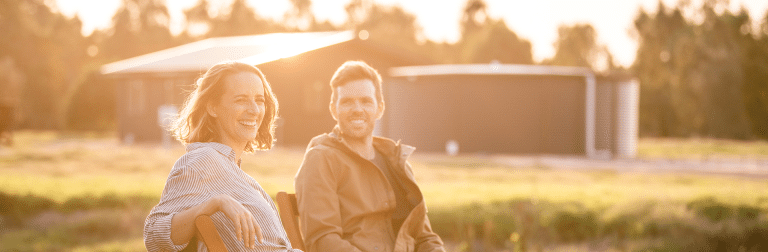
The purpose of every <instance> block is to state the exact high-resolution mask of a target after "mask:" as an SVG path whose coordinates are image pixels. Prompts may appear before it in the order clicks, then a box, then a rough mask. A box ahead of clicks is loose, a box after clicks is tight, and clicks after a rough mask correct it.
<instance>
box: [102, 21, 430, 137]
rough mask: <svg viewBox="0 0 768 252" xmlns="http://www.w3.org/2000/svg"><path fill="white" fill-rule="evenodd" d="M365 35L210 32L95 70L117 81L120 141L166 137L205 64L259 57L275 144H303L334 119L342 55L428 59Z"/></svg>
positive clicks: (380, 63)
mask: <svg viewBox="0 0 768 252" xmlns="http://www.w3.org/2000/svg"><path fill="white" fill-rule="evenodd" d="M365 38H367V36H365V35H364V34H363V35H362V36H358V33H355V32H353V31H333V32H300V33H272V34H263V35H253V36H236V37H221V38H209V39H205V40H201V41H197V42H192V43H189V44H185V45H181V46H178V47H174V48H169V49H166V50H162V51H158V52H154V53H150V54H146V55H142V56H138V57H134V58H130V59H126V60H122V61H118V62H114V63H110V64H107V65H104V66H102V68H101V69H100V70H101V73H102V74H103V75H105V76H107V77H108V78H109V79H110V80H111V81H113V82H114V83H115V84H116V90H117V94H116V97H117V99H116V100H117V101H116V102H117V106H116V110H117V128H118V129H117V131H118V135H119V138H120V139H121V140H122V141H123V142H124V143H134V142H161V141H165V142H168V141H170V137H169V135H168V132H167V131H165V130H164V129H163V126H161V125H163V124H164V123H166V122H167V119H168V118H169V114H173V113H174V112H175V111H177V110H178V109H179V108H180V107H181V105H182V104H183V103H184V100H185V98H186V96H187V95H188V94H189V92H191V91H192V90H193V88H194V86H193V83H194V81H195V80H196V79H197V78H199V77H200V76H201V75H202V74H203V73H205V71H206V70H207V69H208V68H209V67H211V66H213V65H214V64H216V63H218V62H221V61H226V60H230V61H240V62H244V63H247V64H251V65H256V66H257V67H259V69H261V70H262V72H264V74H265V75H266V77H267V80H268V81H269V82H270V84H271V85H272V90H273V92H274V93H275V95H276V96H277V98H278V101H279V104H280V111H279V119H278V127H277V132H276V133H277V137H276V138H277V142H276V144H277V145H284V146H301V147H304V146H306V144H307V143H308V142H309V140H310V139H311V138H312V137H313V136H316V135H318V134H321V133H324V132H329V131H330V130H331V129H332V127H333V125H334V124H335V122H334V120H333V118H332V117H331V116H330V113H329V111H328V104H329V102H330V93H331V90H330V87H329V84H328V83H329V82H330V79H331V76H333V73H334V72H335V70H336V68H338V67H339V66H340V65H341V64H342V63H344V62H345V61H347V60H363V61H365V62H367V63H368V64H370V65H371V66H373V67H374V68H376V69H380V71H383V70H384V69H389V68H391V67H395V66H408V65H421V64H429V63H430V62H428V61H425V60H424V57H416V56H414V55H411V54H408V53H404V52H402V51H400V50H398V49H397V48H393V47H391V46H388V45H386V44H377V43H375V42H372V41H369V40H366V39H365Z"/></svg>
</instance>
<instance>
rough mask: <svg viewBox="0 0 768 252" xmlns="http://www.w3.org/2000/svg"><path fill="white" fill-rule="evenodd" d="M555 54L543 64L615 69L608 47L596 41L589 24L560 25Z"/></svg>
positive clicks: (593, 30) (593, 31)
mask: <svg viewBox="0 0 768 252" xmlns="http://www.w3.org/2000/svg"><path fill="white" fill-rule="evenodd" d="M557 34H558V38H557V41H556V42H555V45H554V46H555V55H554V56H553V57H552V58H551V59H547V60H544V61H543V62H542V64H545V65H559V66H579V67H589V68H591V69H594V70H610V69H615V68H616V66H615V65H614V63H613V57H612V56H611V53H610V52H608V49H607V48H606V47H605V46H604V45H601V44H599V43H598V42H597V32H596V31H595V29H594V28H593V27H592V25H590V24H576V25H572V26H566V25H562V26H560V27H559V28H558V29H557Z"/></svg>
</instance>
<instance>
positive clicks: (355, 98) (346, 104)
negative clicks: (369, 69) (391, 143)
mask: <svg viewBox="0 0 768 252" xmlns="http://www.w3.org/2000/svg"><path fill="white" fill-rule="evenodd" d="M330 109H331V114H332V115H333V118H334V119H336V123H337V124H338V125H339V127H340V128H341V134H342V136H343V137H344V138H345V139H346V140H348V141H349V140H351V141H356V140H357V141H361V140H364V139H365V138H369V137H371V136H372V135H373V127H374V125H376V120H378V119H379V118H381V116H382V114H383V113H384V102H383V101H377V100H376V89H375V88H374V86H373V82H372V81H371V80H368V79H361V80H353V81H350V82H347V84H346V85H343V86H339V87H336V100H335V101H333V103H331V108H330Z"/></svg>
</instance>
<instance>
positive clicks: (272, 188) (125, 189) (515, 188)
mask: <svg viewBox="0 0 768 252" xmlns="http://www.w3.org/2000/svg"><path fill="white" fill-rule="evenodd" d="M15 137H16V139H15V140H16V145H15V146H13V147H12V148H6V147H2V148H0V193H3V194H6V195H12V196H14V197H17V199H18V200H21V201H24V200H32V201H34V199H35V198H40V199H46V200H50V201H51V202H52V203H50V204H48V206H47V208H44V209H42V210H41V211H39V212H35V211H31V210H30V211H31V212H30V214H28V215H23V214H19V215H15V216H16V217H13V218H17V219H18V220H17V222H18V223H17V224H18V225H16V226H14V227H13V228H11V229H7V228H6V229H3V228H0V250H14V249H15V250H19V251H57V250H67V251H69V250H74V251H142V250H143V242H142V241H141V229H142V225H143V218H144V217H146V214H147V213H148V212H149V208H150V207H151V206H152V204H153V203H152V202H156V201H157V199H159V196H160V193H161V191H162V188H163V186H164V184H165V180H166V177H167V175H168V172H169V170H170V168H171V167H172V166H173V163H174V162H175V161H176V159H177V158H178V157H180V156H181V155H182V154H183V153H184V149H183V147H182V146H180V145H175V146H172V147H171V148H169V149H164V148H161V147H157V146H123V145H120V144H118V143H117V141H116V140H115V139H114V138H112V137H111V136H110V135H109V134H72V133H70V134H56V133H52V132H19V133H17V134H16V135H15ZM638 156H639V157H640V158H673V159H706V158H740V159H760V160H762V159H768V143H766V142H760V141H757V142H737V141H724V140H665V139H641V140H640V143H639V146H638ZM302 157H303V149H285V148H282V149H281V148H278V149H275V150H271V151H267V152H258V153H255V154H252V155H246V156H244V157H243V164H242V167H243V170H244V171H246V172H247V173H248V174H250V175H251V176H253V177H254V178H255V179H256V180H257V181H259V183H260V184H261V185H262V187H264V189H265V190H266V191H267V192H269V193H270V194H272V195H274V194H275V193H276V192H277V191H288V192H293V177H294V175H295V173H296V170H297V169H298V167H299V165H300V164H301V161H302ZM411 163H412V165H413V169H414V173H415V175H416V179H417V181H418V182H419V184H420V186H421V189H422V192H423V193H424V195H425V198H426V200H427V203H428V206H429V208H430V214H431V215H432V216H433V218H434V219H439V221H433V222H435V223H434V226H435V230H437V231H439V232H441V235H443V236H444V237H445V238H446V240H447V242H448V243H449V244H451V246H449V248H450V249H451V250H452V251H462V250H465V249H470V248H472V247H473V246H475V245H473V244H474V243H472V242H468V241H472V240H475V239H476V240H480V241H485V242H484V243H483V244H493V248H497V249H503V248H507V249H510V248H511V249H514V248H518V249H519V248H521V247H520V246H521V245H520V244H523V243H524V242H523V241H525V242H527V243H525V244H527V245H525V244H524V245H525V246H528V247H531V246H533V247H534V248H535V247H536V246H548V247H547V248H548V249H549V250H563V251H569V250H574V249H575V250H580V249H578V248H581V247H579V246H586V245H584V244H585V243H590V242H595V241H600V240H601V239H603V240H604V239H609V238H606V237H611V236H610V235H614V234H613V233H610V234H607V233H606V232H609V231H610V232H614V233H616V232H619V231H620V232H619V233H622V232H623V233H624V234H625V235H628V236H631V235H634V236H631V241H630V242H626V243H615V242H613V243H612V242H608V243H609V244H614V245H613V246H614V247H615V246H619V247H624V248H636V249H642V248H656V247H654V246H657V245H658V246H657V247H659V248H665V246H668V245H665V244H667V243H665V240H658V239H659V238H658V237H656V236H654V235H653V234H655V233H653V232H651V231H648V230H657V231H658V232H661V233H663V232H678V231H679V230H677V229H674V228H673V227H675V226H679V227H688V228H690V229H697V228H699V229H702V230H710V229H712V230H718V229H717V226H718V225H725V226H727V225H726V224H723V223H725V222H730V223H736V224H738V225H737V226H739V227H740V229H735V230H736V231H733V232H746V233H749V232H752V231H753V230H761V229H760V228H761V227H759V226H757V227H754V228H752V229H750V227H746V226H744V225H746V224H744V223H763V222H764V221H765V220H766V219H768V216H767V215H766V213H768V181H767V180H765V179H752V178H745V177H729V176H713V175H700V174H699V175H696V174H679V173H675V174H671V173H669V174H666V173H658V174H654V173H621V172H616V171H613V170H610V169H594V170H585V171H574V170H563V169H552V168H551V167H539V166H532V167H527V166H523V167H519V166H510V165H507V164H501V163H497V162H495V161H494V159H493V158H492V157H486V156H459V157H444V156H436V155H426V154H420V153H419V152H416V154H414V156H413V157H412V159H411ZM25 197H26V198H25ZM30 197H32V198H30ZM110 202H117V203H115V204H113V205H110V204H112V203H110ZM696 202H698V203H696ZM0 203H2V202H0ZM692 203H694V204H693V205H691V204H692ZM697 204H698V205H697ZM707 204H708V205H707ZM43 205H45V204H43ZM43 205H40V204H37V205H36V204H31V203H30V204H27V205H26V206H28V207H30V208H35V207H38V208H43ZM708 206H709V208H708ZM697 207H698V208H697ZM2 209H3V208H2V207H0V227H2V226H3V223H5V224H8V223H10V221H11V217H9V216H11V215H6V216H2V211H1V210H2ZM110 209H111V210H110ZM701 209H705V210H701ZM707 209H709V210H707ZM713 209H714V210H713ZM724 209H725V210H724ZM733 209H736V210H733ZM738 209H747V210H744V211H747V212H749V211H752V210H750V209H753V210H754V209H757V211H758V215H757V217H755V218H757V219H754V220H762V221H763V222H760V221H752V222H744V221H741V220H740V219H738V218H737V217H738V216H739V215H738V214H731V215H729V216H731V217H728V218H725V219H722V220H717V221H712V220H709V219H707V218H705V217H706V216H712V211H714V213H721V214H722V213H737V212H739V211H740V210H738ZM718 211H719V212H718ZM32 213H34V214H32ZM51 216H54V217H51ZM526 216H527V217H526ZM649 216H650V217H649ZM734 216H736V217H734ZM761 216H762V217H761ZM525 218H530V219H532V220H535V222H536V223H538V224H536V225H533V224H525V223H528V222H526V221H524V220H523V219H525ZM760 218H762V219H760ZM104 219H109V220H111V221H108V222H107V223H104V224H96V223H98V222H99V220H104ZM41 222H42V223H46V224H45V225H41V224H40V223H41ZM702 223H703V224H702ZM736 224H733V225H736ZM526 225H528V226H526ZM733 225H731V226H733ZM569 226H574V227H576V228H570V227H569ZM41 227H42V228H41ZM531 227H538V228H539V229H535V228H531ZM708 228H709V229H708ZM101 229H116V230H119V231H120V233H122V234H123V235H116V236H108V237H100V236H98V234H95V233H93V234H91V235H88V232H87V231H88V230H101ZM531 229H533V230H534V231H531ZM721 229H722V230H728V229H727V228H725V229H723V228H721ZM570 230H576V231H574V232H575V233H573V232H571V233H569V232H570ZM611 230H613V231H611ZM616 230H619V231H616ZM745 230H746V231H745ZM767 230H768V229H767ZM537 232H538V233H537ZM654 232H656V231H654ZM686 232H687V231H686ZM691 232H692V231H691ZM718 232H719V231H718ZM718 232H715V231H712V232H710V233H701V232H698V233H696V232H694V235H691V237H709V238H702V239H705V240H706V241H709V240H707V239H710V238H711V239H715V240H716V239H719V238H717V237H720V236H718V235H720V234H721V233H718ZM75 233H85V234H86V235H74V234H75ZM514 234H516V235H517V237H518V238H516V239H517V240H516V241H517V242H512V241H513V240H515V239H511V238H513V236H514ZM667 235H669V234H667ZM697 235H698V236H697ZM707 235H709V236H707ZM532 237H539V238H532ZM546 237H548V238H546ZM670 237H678V238H679V237H685V236H680V235H678V234H677V233H675V235H670ZM712 237H714V238H712ZM96 238H98V239H96ZM545 238H546V239H545ZM547 239H549V240H547ZM692 239H693V238H692ZM486 240H487V241H486ZM732 243H733V242H731V243H727V242H726V243H724V244H732ZM542 244H543V245H542ZM616 244H619V245H616ZM659 244H661V245H659ZM705 244H706V243H705ZM733 244H737V243H733ZM475 248H476V247H475ZM630 250H632V249H630Z"/></svg>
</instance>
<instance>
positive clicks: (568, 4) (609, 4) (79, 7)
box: [55, 0, 768, 66]
mask: <svg viewBox="0 0 768 252" xmlns="http://www.w3.org/2000/svg"><path fill="white" fill-rule="evenodd" d="M214 1H215V0H214ZM231 1H232V0H221V1H220V2H217V3H215V4H212V6H211V7H212V8H213V9H214V10H215V9H216V8H217V7H218V6H225V5H227V4H228V3H231ZM349 1H350V0H312V11H313V12H314V14H315V17H316V19H318V20H320V21H323V20H329V21H330V22H332V23H334V24H341V23H343V22H344V21H346V13H345V11H344V5H346V4H347V3H348V2H349ZM374 1H375V2H377V3H379V4H382V5H399V6H401V7H403V9H405V10H406V11H408V12H410V13H413V14H415V15H416V22H417V24H418V25H419V26H420V27H421V28H422V31H423V32H424V36H425V37H426V38H427V39H429V40H432V41H436V42H448V43H453V42H456V41H457V40H458V39H459V36H460V35H459V33H460V31H459V19H460V18H461V13H462V9H463V7H464V4H465V3H466V1H467V0H374ZM485 1H486V3H487V5H488V16H489V17H490V18H493V19H502V20H504V21H505V23H506V24H507V26H508V27H509V28H510V29H511V30H512V31H514V32H515V33H516V34H517V35H518V36H519V37H521V38H523V39H526V40H528V41H530V42H531V44H532V45H533V58H534V60H535V61H541V60H543V59H546V58H550V57H552V55H554V42H555V40H556V39H557V28H558V27H559V26H560V25H574V24H584V23H587V24H591V25H592V26H593V27H595V30H596V31H597V35H598V43H601V44H604V45H606V47H607V48H608V50H609V51H610V52H611V54H613V55H614V59H615V60H616V61H617V63H618V64H620V65H623V66H629V65H631V64H632V62H633V61H634V58H635V53H636V50H637V42H636V40H635V38H634V36H633V34H632V32H631V31H632V27H633V24H632V22H633V20H634V18H635V17H636V16H637V14H638V13H639V10H640V8H642V9H644V10H646V11H647V12H651V13H654V12H656V8H657V5H658V1H659V0H534V1H531V0H485ZM661 1H662V2H664V3H665V5H667V6H676V5H677V2H678V0H661ZM689 1H691V2H692V4H693V5H694V6H700V3H701V1H702V0H689ZM121 2H122V0H55V3H56V7H57V8H58V10H59V11H60V12H61V13H63V14H64V15H67V16H74V15H78V16H79V17H80V19H81V20H82V22H83V33H84V34H86V35H87V34H90V33H91V32H92V31H93V30H94V29H105V28H108V27H109V25H110V24H109V22H110V20H111V18H112V16H113V15H114V13H115V12H116V11H117V9H118V8H119V7H120V4H121ZM196 2H197V1H196V0H166V3H167V5H168V9H169V12H170V15H171V31H172V32H175V33H178V32H180V31H181V29H182V27H183V25H184V21H183V19H184V17H183V12H182V11H183V10H184V9H186V8H190V7H192V6H193V5H194V4H195V3H196ZM729 2H730V5H729V9H730V10H731V11H738V10H739V9H740V7H741V6H743V7H745V8H746V9H747V11H749V15H750V17H752V19H753V20H759V19H760V18H762V17H764V16H765V13H766V11H768V0H730V1H729ZM248 3H249V5H250V6H252V7H254V9H255V10H256V12H257V13H258V14H259V15H260V16H263V17H268V18H272V19H275V20H279V19H280V18H282V17H283V14H284V13H285V12H286V11H287V10H288V9H290V8H291V5H290V2H289V0H248ZM755 28H756V27H755Z"/></svg>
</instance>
